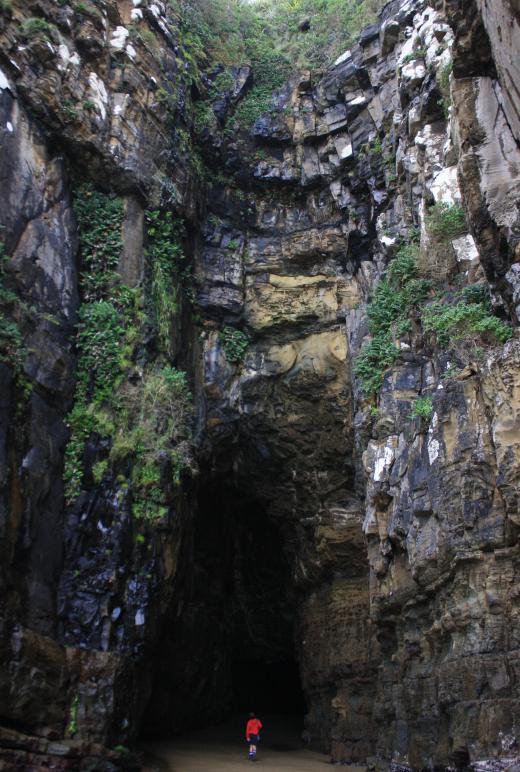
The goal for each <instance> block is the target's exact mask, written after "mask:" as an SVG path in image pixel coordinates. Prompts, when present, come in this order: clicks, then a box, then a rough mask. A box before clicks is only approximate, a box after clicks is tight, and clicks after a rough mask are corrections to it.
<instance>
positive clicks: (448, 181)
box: [430, 166, 461, 206]
mask: <svg viewBox="0 0 520 772" xmlns="http://www.w3.org/2000/svg"><path fill="white" fill-rule="evenodd" d="M430 190H431V193H432V196H433V197H434V199H435V203H442V204H448V206H454V205H455V204H460V201H461V195H460V188H459V182H458V179H457V167H456V166H448V167H447V168H446V169H443V170H442V171H440V172H439V173H438V174H437V175H436V176H435V178H434V180H433V182H432V183H431V184H430Z"/></svg>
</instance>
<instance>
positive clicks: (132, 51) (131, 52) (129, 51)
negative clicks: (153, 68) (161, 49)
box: [125, 43, 137, 61]
mask: <svg viewBox="0 0 520 772" xmlns="http://www.w3.org/2000/svg"><path fill="white" fill-rule="evenodd" d="M125 51H126V55H127V56H128V58H129V59H131V60H132V61H134V59H135V57H136V56H137V51H136V50H135V48H134V47H133V45H132V44H131V43H129V44H128V45H127V47H126V49H125Z"/></svg>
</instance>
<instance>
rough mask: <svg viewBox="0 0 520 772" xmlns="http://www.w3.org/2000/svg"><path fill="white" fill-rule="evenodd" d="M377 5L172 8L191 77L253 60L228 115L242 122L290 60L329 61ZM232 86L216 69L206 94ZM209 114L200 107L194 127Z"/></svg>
mask: <svg viewBox="0 0 520 772" xmlns="http://www.w3.org/2000/svg"><path fill="white" fill-rule="evenodd" d="M382 4H383V3H382V0H279V2H272V0H260V1H259V2H256V3H250V2H247V0H232V2H224V1H223V0H185V1H184V2H181V3H179V4H175V6H172V7H173V8H174V13H175V14H176V15H177V18H178V20H179V25H180V29H181V31H182V40H183V46H184V48H185V49H186V51H185V54H186V57H187V59H188V61H190V62H193V64H194V67H195V69H196V70H197V74H196V75H194V79H195V80H197V82H200V73H199V72H198V71H199V70H201V69H206V70H208V69H211V68H215V67H222V66H224V67H230V66H242V65H245V64H248V65H251V66H252V70H253V84H252V87H251V88H250V90H249V91H248V93H247V94H246V96H245V97H244V98H243V99H242V100H241V102H240V104H239V105H238V108H237V110H236V113H235V116H234V120H235V121H237V122H238V123H239V124H240V126H241V127H243V128H246V129H248V128H250V127H251V126H252V125H253V124H254V123H255V121H256V120H257V119H258V118H259V117H260V116H261V115H262V113H264V112H266V111H268V110H269V109H270V106H271V99H272V96H273V92H274V91H276V90H277V89H278V88H280V87H281V86H282V85H283V84H284V82H285V81H286V79H287V78H288V76H289V75H290V73H291V72H294V69H295V67H308V68H310V69H318V68H323V67H325V66H327V65H330V64H331V63H332V62H333V61H334V59H336V58H337V57H338V56H339V55H340V54H342V53H344V51H345V50H346V49H347V48H348V47H349V46H350V45H352V44H353V43H354V41H355V40H356V38H357V35H358V33H359V31H360V30H361V29H362V28H363V27H364V26H365V25H366V24H369V23H371V22H372V21H374V20H375V18H376V12H377V11H378V10H379V9H380V7H381V6H382ZM302 20H307V21H308V22H309V23H308V24H304V25H303V26H304V27H305V31H302ZM230 85H231V79H230V76H229V73H228V72H227V71H223V72H221V73H220V74H219V75H218V76H217V78H216V79H215V80H214V82H213V85H212V86H211V87H210V89H209V93H208V97H209V98H210V99H213V98H214V97H215V96H216V94H217V93H219V92H220V91H222V90H226V88H229V87H230ZM210 120H211V119H210V116H209V114H208V113H207V111H204V112H203V111H200V110H199V112H198V113H197V115H196V123H197V128H198V129H199V130H200V127H201V125H203V124H209V122H210Z"/></svg>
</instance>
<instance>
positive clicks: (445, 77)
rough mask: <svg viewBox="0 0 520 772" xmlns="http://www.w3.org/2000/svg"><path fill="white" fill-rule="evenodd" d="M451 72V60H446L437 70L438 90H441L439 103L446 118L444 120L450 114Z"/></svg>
mask: <svg viewBox="0 0 520 772" xmlns="http://www.w3.org/2000/svg"><path fill="white" fill-rule="evenodd" d="M452 72H453V62H451V61H450V62H447V63H446V64H445V65H444V66H443V67H441V68H440V69H439V71H438V72H437V84H438V86H439V91H440V92H441V99H440V105H441V107H442V111H443V113H444V117H445V118H446V120H447V119H448V118H449V115H450V107H451V89H450V76H451V73H452Z"/></svg>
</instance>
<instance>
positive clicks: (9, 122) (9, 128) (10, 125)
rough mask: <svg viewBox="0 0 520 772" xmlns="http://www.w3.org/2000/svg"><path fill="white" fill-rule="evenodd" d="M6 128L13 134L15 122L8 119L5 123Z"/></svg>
mask: <svg viewBox="0 0 520 772" xmlns="http://www.w3.org/2000/svg"><path fill="white" fill-rule="evenodd" d="M5 128H6V129H7V131H8V132H9V133H10V134H12V133H13V131H14V128H13V124H12V123H11V121H7V123H6V124H5Z"/></svg>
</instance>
